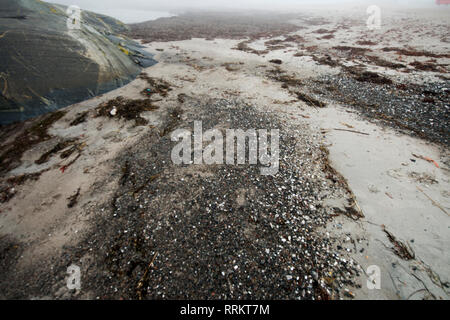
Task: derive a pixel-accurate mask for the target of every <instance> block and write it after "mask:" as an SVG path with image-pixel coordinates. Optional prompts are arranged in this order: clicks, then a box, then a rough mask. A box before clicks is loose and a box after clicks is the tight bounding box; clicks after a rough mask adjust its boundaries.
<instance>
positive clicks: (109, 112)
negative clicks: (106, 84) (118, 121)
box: [96, 96, 159, 126]
mask: <svg viewBox="0 0 450 320" xmlns="http://www.w3.org/2000/svg"><path fill="white" fill-rule="evenodd" d="M158 108H159V107H158V106H155V105H153V103H152V101H151V100H150V99H142V100H141V99H138V100H132V99H125V98H124V97H122V96H119V97H117V98H115V99H112V100H110V101H108V102H105V103H103V104H100V105H99V106H98V107H97V109H96V110H97V117H109V118H113V117H118V118H123V119H125V120H135V123H136V125H137V126H142V125H146V124H147V123H148V121H147V120H146V119H144V118H142V117H141V112H144V111H153V110H157V109H158ZM113 111H114V112H113Z"/></svg>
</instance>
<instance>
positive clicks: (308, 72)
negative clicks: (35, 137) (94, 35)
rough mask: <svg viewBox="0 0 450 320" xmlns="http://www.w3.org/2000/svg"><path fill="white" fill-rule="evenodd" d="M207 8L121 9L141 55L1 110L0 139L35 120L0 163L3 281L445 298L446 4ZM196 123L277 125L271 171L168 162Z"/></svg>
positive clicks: (26, 289) (86, 294) (8, 293)
mask: <svg viewBox="0 0 450 320" xmlns="http://www.w3.org/2000/svg"><path fill="white" fill-rule="evenodd" d="M201 15H205V16H208V14H207V13H201ZM209 15H210V16H211V14H209ZM193 17H194V18H195V17H196V16H195V14H193ZM212 17H213V18H214V15H213V16H212ZM221 17H222V18H221V19H223V21H224V22H223V23H222V22H220V23H217V26H220V27H218V28H217V29H214V28H211V30H208V28H206V29H205V28H204V27H202V26H197V23H198V21H199V20H198V19H194V18H192V16H189V15H187V16H183V15H181V16H177V17H171V18H163V19H159V20H155V21H152V22H151V24H150V25H149V26H140V27H139V28H137V27H132V28H131V31H130V33H129V34H128V35H129V36H135V37H139V41H141V42H142V44H143V45H144V46H145V50H146V51H148V52H149V53H152V54H155V56H154V59H155V60H156V61H158V63H157V64H155V65H154V66H151V67H149V68H146V69H145V70H144V72H143V73H142V74H141V76H139V77H138V78H137V79H136V80H134V81H132V82H130V83H129V84H127V85H125V86H123V87H121V88H119V89H116V90H113V91H110V92H108V93H105V94H103V95H101V96H97V97H94V98H92V99H90V100H86V101H83V102H81V103H77V104H75V105H72V106H69V107H66V108H63V109H61V110H59V111H57V112H61V114H60V115H59V116H58V117H56V118H51V119H50V118H49V115H43V116H41V117H39V118H38V119H32V120H28V121H26V122H24V123H22V124H19V125H12V126H8V127H3V128H2V131H1V133H0V136H1V137H2V139H1V140H2V148H4V149H5V150H6V148H7V147H11V146H14V144H17V143H20V141H24V139H25V138H26V137H27V135H29V132H31V131H30V130H32V129H33V128H35V125H36V124H38V126H40V127H41V128H45V129H46V130H47V131H46V133H45V139H43V141H42V142H37V143H33V144H30V148H29V149H27V150H24V152H23V153H22V154H21V155H20V157H19V159H15V161H14V162H10V163H9V164H10V167H9V168H8V169H7V170H3V169H4V168H3V169H2V180H1V183H0V187H1V188H0V191H1V198H0V199H1V200H2V201H1V203H0V238H1V239H2V243H1V247H0V254H1V257H2V259H1V264H0V271H1V272H0V274H1V276H0V289H1V290H0V297H1V298H21V299H24V298H25V299H27V298H32V299H120V298H123V299H181V298H188V299H324V300H328V299H403V300H406V299H436V300H441V299H449V284H450V282H449V281H450V269H449V265H450V253H449V251H448V249H447V247H448V244H449V243H450V232H449V227H450V224H449V223H450V220H449V212H450V200H449V199H450V198H449V197H450V193H449V190H450V176H449V169H450V158H449V149H448V146H449V142H450V141H449V105H450V99H449V84H450V82H449V62H450V54H449V53H450V50H449V41H450V38H449V22H448V21H449V20H448V17H449V11H448V10H437V9H430V10H414V9H410V10H409V11H405V10H403V11H398V10H394V9H392V10H384V11H383V15H382V25H381V28H380V29H378V30H368V29H367V26H366V24H365V21H366V20H367V18H366V17H367V14H366V12H365V9H361V8H353V9H345V10H344V9H342V10H336V9H329V11H327V10H312V9H311V10H309V11H305V12H302V13H299V14H296V13H290V14H289V15H287V16H283V15H280V16H272V18H271V19H270V21H269V22H267V17H266V16H264V15H262V16H257V18H254V24H253V27H252V28H249V27H248V26H246V27H245V28H246V30H249V29H251V30H252V32H251V33H248V34H245V35H244V36H242V35H239V31H236V33H233V32H234V31H233V30H235V29H233V28H236V29H239V26H240V25H241V24H242V25H244V23H243V22H242V21H243V20H241V18H230V17H229V16H226V15H223V16H221ZM282 17H286V18H287V20H283V18H282ZM430 17H431V18H430ZM213 18H211V19H213ZM183 19H184V20H183ZM233 19H238V22H237V23H236V24H233V21H234V20H233ZM248 20H250V19H248ZM205 21H208V20H207V19H206V20H205ZM220 21H222V20H220ZM226 21H230V22H229V24H227V23H226ZM264 21H266V22H267V26H269V27H267V29H264V28H263V27H261V25H264ZM281 22H282V23H281ZM180 24H181V25H185V28H184V29H183V30H184V33H180V32H178V33H176V30H179V29H177V27H178V26H179V25H180ZM286 24H288V26H286ZM167 25H171V26H173V29H171V28H167ZM205 25H207V24H205ZM229 25H232V26H233V28H231V27H230V26H229ZM147 27H148V28H152V30H153V31H152V32H151V33H149V36H148V38H147V39H144V37H143V35H145V32H146V30H147V29H146V28H147ZM158 28H161V29H158ZM243 28H244V27H243ZM163 29H164V30H166V33H164V34H162V33H160V32H159V31H160V30H163ZM230 30H232V31H230ZM174 33H176V35H175V36H174V35H173V34H174ZM174 37H175V38H174ZM163 38H164V39H163ZM184 38H185V39H184ZM162 40H164V41H162ZM146 90H147V91H146ZM149 92H150V93H149ZM117 97H124V99H129V100H126V101H123V100H120V99H119V100H116V99H117ZM143 99H150V101H149V102H148V104H146V103H143V102H142V101H141V102H139V101H140V100H143ZM127 101H128V102H127ZM127 103H128V104H127ZM121 105H124V106H128V108H130V109H127V110H128V111H129V110H133V112H136V113H133V114H132V115H131V116H130V114H129V113H127V112H125V111H124V112H123V114H122V113H120V112H121V110H122V109H120V106H121ZM113 108H117V109H118V114H115V113H111V112H110V111H111V110H113ZM131 108H132V109H131ZM130 112H131V111H130ZM50 115H51V114H50ZM194 121H202V123H203V127H204V128H205V130H206V129H213V128H214V129H218V130H226V129H230V128H236V129H239V128H241V129H250V128H260V129H279V130H280V132H281V137H280V149H281V150H280V171H279V173H278V174H277V175H275V176H274V177H263V176H261V175H260V174H259V168H258V167H257V166H256V167H255V166H252V165H248V164H247V165H243V166H227V165H205V164H202V165H182V166H178V165H175V164H173V163H172V162H171V159H170V153H171V149H172V148H173V146H174V142H173V141H172V140H171V133H172V132H173V131H174V130H175V129H179V128H186V129H192V124H193V122H194ZM30 128H31V129H30ZM21 139H22V140H21ZM26 141H29V140H26ZM67 151H70V152H67ZM63 154H64V157H63ZM70 264H76V265H79V266H80V267H81V272H82V277H83V278H82V279H83V280H82V290H69V289H68V288H67V287H66V277H67V274H66V268H67V266H68V265H70ZM370 266H376V267H378V268H379V270H380V277H381V281H380V282H378V284H380V288H379V289H373V288H371V287H370V285H369V284H368V282H369V283H370V281H371V279H372V278H371V277H370V275H369V274H368V268H369V267H370ZM10 283H14V284H15V285H14V286H10V285H9V284H10Z"/></svg>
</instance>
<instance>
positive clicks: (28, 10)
mask: <svg viewBox="0 0 450 320" xmlns="http://www.w3.org/2000/svg"><path fill="white" fill-rule="evenodd" d="M66 11H67V7H65V6H61V5H56V4H50V3H46V2H42V1H38V0H0V124H7V123H11V122H15V121H23V120H26V119H28V118H31V117H35V116H37V115H40V114H43V113H46V112H49V111H53V110H56V109H59V108H62V107H65V106H67V105H70V104H73V103H76V102H79V101H83V100H85V99H87V98H90V97H92V96H95V95H98V94H101V93H104V92H106V91H110V90H112V89H115V88H117V87H119V86H122V85H124V84H126V83H128V82H129V81H131V80H132V79H134V78H135V77H136V75H137V74H139V73H140V70H141V68H142V67H147V66H150V65H152V64H154V63H156V62H155V61H154V60H153V59H152V58H151V55H149V54H146V53H145V52H144V51H143V50H142V47H140V46H139V45H138V44H137V43H135V42H133V41H132V40H130V39H128V38H126V37H124V36H121V34H122V33H123V32H125V31H126V30H127V27H126V26H125V25H124V24H123V23H121V22H120V21H118V20H115V19H113V18H111V17H107V16H103V15H99V14H95V13H92V12H87V11H82V12H81V14H80V28H79V29H72V28H69V27H68V19H69V21H73V19H72V15H69V14H68V13H66Z"/></svg>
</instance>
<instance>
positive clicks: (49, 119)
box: [0, 111, 66, 174]
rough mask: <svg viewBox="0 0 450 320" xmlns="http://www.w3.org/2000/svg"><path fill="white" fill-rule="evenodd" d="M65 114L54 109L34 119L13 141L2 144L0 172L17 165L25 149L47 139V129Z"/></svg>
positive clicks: (48, 136)
mask: <svg viewBox="0 0 450 320" xmlns="http://www.w3.org/2000/svg"><path fill="white" fill-rule="evenodd" d="M65 114H66V111H56V112H53V113H50V114H48V115H45V116H43V117H40V118H38V120H34V121H33V122H32V123H31V125H30V126H29V127H28V128H26V129H25V130H24V131H23V132H22V133H21V134H20V135H19V136H18V137H16V138H15V139H14V141H12V142H10V143H8V144H7V145H6V146H3V148H4V149H6V151H4V152H3V153H2V154H1V155H0V164H1V168H0V174H4V173H6V172H8V171H9V170H11V169H14V168H16V167H18V166H19V165H20V163H21V158H22V155H23V153H24V152H25V151H27V150H29V149H30V148H31V147H33V146H34V145H36V144H38V143H40V142H42V141H46V140H49V139H50V138H51V136H50V135H49V134H48V133H47V130H48V129H49V128H50V127H51V126H52V125H53V124H54V123H55V122H56V121H58V120H59V119H61V118H62V117H64V116H65Z"/></svg>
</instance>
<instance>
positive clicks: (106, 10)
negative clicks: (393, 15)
mask: <svg viewBox="0 0 450 320" xmlns="http://www.w3.org/2000/svg"><path fill="white" fill-rule="evenodd" d="M48 2H53V3H60V4H64V5H77V6H79V7H80V8H81V9H83V10H91V11H95V12H98V13H103V14H107V15H110V16H113V17H115V18H118V19H120V20H122V21H123V22H126V23H132V22H141V21H145V20H152V19H156V18H158V17H165V16H170V15H173V14H178V13H181V12H183V11H187V10H198V9H201V10H249V9H251V10H298V11H301V10H302V8H304V7H305V6H308V7H310V6H315V7H318V6H319V7H324V8H327V7H331V6H332V7H336V6H349V5H353V6H355V5H367V6H369V5H379V6H393V5H396V6H400V7H405V8H411V7H416V8H417V7H437V6H436V3H435V0H239V1H230V0H151V1H149V0H95V1H93V0H54V1H48Z"/></svg>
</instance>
